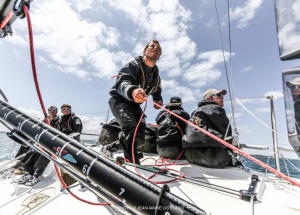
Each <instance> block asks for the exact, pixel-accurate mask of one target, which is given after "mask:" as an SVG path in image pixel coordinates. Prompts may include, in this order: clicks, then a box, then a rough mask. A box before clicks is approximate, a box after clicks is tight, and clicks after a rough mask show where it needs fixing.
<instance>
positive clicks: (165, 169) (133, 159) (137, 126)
mask: <svg viewBox="0 0 300 215" xmlns="http://www.w3.org/2000/svg"><path fill="white" fill-rule="evenodd" d="M146 107H147V101H146V102H145V108H144V110H143V112H142V115H141V117H140V119H139V121H138V123H137V125H136V128H135V131H134V135H133V138H132V147H131V154H132V162H133V166H134V170H135V172H136V173H137V174H138V175H139V176H140V177H142V178H144V179H146V180H148V181H150V182H152V183H155V184H167V183H170V182H174V181H178V180H180V179H182V178H184V174H183V173H182V172H180V171H177V170H174V169H170V168H161V169H159V171H158V172H156V173H154V174H153V175H152V176H149V177H148V178H145V177H143V176H142V175H141V174H140V172H139V171H138V169H137V167H136V164H135V156H134V151H135V150H134V145H135V139H136V134H137V131H138V128H139V126H140V124H141V121H142V119H143V117H144V114H145V110H146ZM182 153H183V151H182V152H181V154H180V155H179V157H180V156H181V155H182ZM179 157H178V158H179ZM178 158H177V159H178ZM175 161H176V160H175ZM175 161H174V162H175ZM174 162H173V163H174ZM164 171H174V172H177V173H179V175H178V177H176V178H174V179H171V180H167V181H153V180H150V179H151V178H153V177H154V176H156V175H157V174H159V173H160V172H164Z"/></svg>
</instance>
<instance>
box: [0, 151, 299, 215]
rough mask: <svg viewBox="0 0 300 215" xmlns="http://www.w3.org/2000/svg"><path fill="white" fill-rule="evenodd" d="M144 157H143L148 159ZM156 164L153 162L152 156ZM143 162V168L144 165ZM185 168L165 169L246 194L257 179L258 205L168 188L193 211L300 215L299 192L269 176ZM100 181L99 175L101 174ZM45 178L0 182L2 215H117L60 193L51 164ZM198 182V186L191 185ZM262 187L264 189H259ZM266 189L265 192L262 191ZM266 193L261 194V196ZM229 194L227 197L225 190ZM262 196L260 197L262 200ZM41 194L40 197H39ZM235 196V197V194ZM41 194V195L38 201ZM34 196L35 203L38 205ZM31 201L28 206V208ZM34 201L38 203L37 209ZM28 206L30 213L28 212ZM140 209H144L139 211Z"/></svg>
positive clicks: (185, 186)
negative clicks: (194, 208)
mask: <svg viewBox="0 0 300 215" xmlns="http://www.w3.org/2000/svg"><path fill="white" fill-rule="evenodd" d="M146 157H147V156H146ZM151 157H154V158H157V157H156V156H151ZM146 163H147V161H145V162H143V163H142V164H143V165H145V164H146ZM178 163H185V165H172V166H169V168H172V169H175V170H179V171H181V172H183V173H184V175H185V176H186V177H188V178H193V179H196V180H200V181H202V182H204V183H205V184H204V185H205V186H207V185H208V184H207V183H210V184H212V185H218V186H221V187H224V188H222V189H221V190H224V189H226V188H229V189H232V190H236V191H239V190H248V188H249V185H250V182H251V176H252V175H253V174H257V175H259V180H260V181H259V183H258V186H257V189H256V191H255V193H259V194H257V196H258V198H259V199H260V198H261V199H260V201H254V203H253V204H252V202H251V201H246V200H242V199H240V198H239V196H237V195H234V194H230V193H227V192H222V191H217V190H215V189H213V188H208V187H203V186H200V185H199V183H197V184H198V185H195V184H191V183H189V182H187V181H185V180H181V181H179V182H172V183H169V184H168V186H169V187H170V189H171V193H173V194H175V195H177V196H179V197H181V198H183V199H185V200H187V201H189V202H191V203H193V204H195V205H197V206H198V207H200V208H201V209H203V210H204V211H206V213H207V214H213V215H214V214H216V215H221V214H222V215H223V214H231V215H240V214H249V215H251V214H255V215H265V214H287V215H299V214H300V204H299V202H300V188H299V187H297V186H293V185H290V184H289V183H287V182H286V181H284V180H282V179H279V178H278V177H274V176H272V175H269V176H267V177H266V176H265V174H261V173H257V172H253V171H251V170H250V171H249V172H247V171H245V170H243V169H241V168H226V169H210V168H204V167H200V166H197V165H192V164H186V163H187V162H186V161H185V160H181V161H178ZM126 168H127V169H129V170H131V171H134V172H135V170H134V169H133V167H131V166H128V165H126ZM139 172H140V173H141V174H142V176H143V177H148V176H151V175H153V173H152V172H148V171H143V170H139ZM100 175H101V174H100ZM44 176H45V178H44V179H43V180H41V181H40V182H38V183H37V184H35V185H34V186H32V187H28V186H25V185H19V184H17V183H15V182H14V180H15V179H16V178H17V177H20V176H15V175H12V177H10V178H7V179H3V180H1V181H0V187H1V200H0V214H1V215H2V214H3V215H15V214H18V215H20V214H41V215H47V214H49V215H50V214H51V215H52V214H55V215H60V214H64V215H65V214H75V215H76V214H78V215H82V214H115V213H116V212H115V211H114V210H112V209H111V208H110V207H108V206H99V205H91V204H88V203H84V202H82V201H79V200H78V199H76V198H75V197H73V196H71V195H70V194H68V193H67V192H66V191H61V184H60V181H59V179H58V178H57V175H56V172H55V169H54V164H53V162H50V164H49V165H48V167H47V169H46V170H45V172H44ZM170 179H171V178H169V177H166V176H156V177H154V178H153V179H151V180H153V181H167V180H170ZM195 182H197V181H195ZM262 182H263V183H262ZM263 184H264V185H265V189H263V187H264V185H263ZM263 190H264V192H263ZM71 191H72V192H73V193H74V194H75V195H76V196H78V197H79V198H81V199H84V200H86V201H89V202H93V203H99V202H102V201H101V200H100V199H99V198H98V197H97V196H95V195H94V194H93V193H92V192H90V191H88V190H87V191H84V192H82V191H79V185H78V184H77V186H75V187H73V188H71ZM229 192H231V191H230V190H229ZM262 192H263V194H262V196H261V197H259V196H260V194H261V193H262ZM41 193H42V195H41ZM233 193H235V192H234V191H233ZM38 194H40V195H38ZM36 196H39V198H37V199H36ZM30 200H31V203H30ZM35 200H37V201H40V204H39V203H35ZM26 205H28V206H30V207H32V208H31V209H30V208H28V207H27V206H26ZM141 207H142V206H141Z"/></svg>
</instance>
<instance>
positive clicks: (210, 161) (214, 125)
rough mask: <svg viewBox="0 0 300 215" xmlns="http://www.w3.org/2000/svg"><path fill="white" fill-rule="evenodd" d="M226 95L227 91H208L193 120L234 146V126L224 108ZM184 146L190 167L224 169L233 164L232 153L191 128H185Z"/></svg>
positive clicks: (193, 114)
mask: <svg viewBox="0 0 300 215" xmlns="http://www.w3.org/2000/svg"><path fill="white" fill-rule="evenodd" d="M226 93H227V92H226V90H217V89H209V90H207V91H206V92H205V93H204V99H203V100H202V101H200V102H199V103H198V108H197V109H196V110H195V111H194V112H193V113H192V116H191V120H192V122H193V123H194V124H196V125H198V126H199V127H201V128H203V129H205V130H207V131H208V132H210V133H212V134H214V135H215V136H217V137H219V138H221V139H224V140H226V141H227V142H229V143H232V131H231V126H230V123H229V119H228V117H227V116H226V112H225V109H224V108H223V106H224V101H223V96H224V95H225V94H226ZM182 146H183V148H185V153H184V155H185V157H186V159H187V160H188V161H189V162H191V163H195V164H199V165H201V166H206V167H212V168H223V167H225V166H229V165H231V164H232V157H231V155H230V153H231V150H229V149H228V148H226V147H225V146H224V145H223V144H221V143H219V142H218V141H216V140H214V139H212V138H211V137H209V136H207V135H206V134H204V133H203V132H201V131H199V130H197V129H195V128H194V127H192V126H191V125H187V127H186V135H185V136H184V137H183V139H182ZM229 152H230V153H229Z"/></svg>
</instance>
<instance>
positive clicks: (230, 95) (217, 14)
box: [214, 0, 238, 136]
mask: <svg viewBox="0 0 300 215" xmlns="http://www.w3.org/2000/svg"><path fill="white" fill-rule="evenodd" d="M227 3H228V23H229V24H230V20H229V2H228V1H227ZM214 5H215V12H216V16H217V21H218V30H219V35H220V42H221V46H222V55H223V61H224V67H225V72H226V79H227V85H228V94H229V97H230V103H231V111H232V122H233V128H234V129H233V130H234V136H236V135H237V134H238V132H237V129H236V124H235V119H234V109H233V102H232V101H233V99H232V97H233V93H232V92H231V89H232V86H231V85H232V84H230V80H229V75H228V69H227V63H226V58H225V49H224V42H223V38H222V32H221V27H220V26H221V25H220V19H219V12H218V7H217V3H216V0H214ZM229 44H230V59H229V60H230V65H231V34H230V25H229Z"/></svg>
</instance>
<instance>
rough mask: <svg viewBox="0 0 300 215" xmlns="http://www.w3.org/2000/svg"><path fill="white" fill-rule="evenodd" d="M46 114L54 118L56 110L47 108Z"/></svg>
mask: <svg viewBox="0 0 300 215" xmlns="http://www.w3.org/2000/svg"><path fill="white" fill-rule="evenodd" d="M48 113H49V115H51V116H56V114H57V109H55V108H49V109H48Z"/></svg>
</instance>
